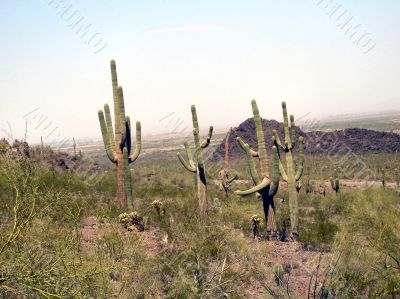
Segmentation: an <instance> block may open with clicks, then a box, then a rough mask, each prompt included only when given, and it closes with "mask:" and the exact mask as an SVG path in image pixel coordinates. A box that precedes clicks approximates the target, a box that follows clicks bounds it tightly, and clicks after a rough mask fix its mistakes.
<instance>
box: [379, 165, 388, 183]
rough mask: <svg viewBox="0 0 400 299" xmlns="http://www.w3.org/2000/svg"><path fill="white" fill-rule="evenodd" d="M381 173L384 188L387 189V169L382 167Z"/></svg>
mask: <svg viewBox="0 0 400 299" xmlns="http://www.w3.org/2000/svg"><path fill="white" fill-rule="evenodd" d="M379 172H380V173H381V182H382V187H383V188H385V187H386V171H385V169H384V168H383V167H382V168H381V169H380V170H379Z"/></svg>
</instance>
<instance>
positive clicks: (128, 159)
mask: <svg viewBox="0 0 400 299" xmlns="http://www.w3.org/2000/svg"><path fill="white" fill-rule="evenodd" d="M110 66H111V80H112V90H113V99H114V126H115V134H114V132H113V124H112V120H111V113H110V108H109V106H108V105H107V104H105V105H104V112H103V110H99V113H98V114H99V121H100V127H101V133H102V136H103V142H104V147H105V149H106V153H107V156H108V158H109V159H110V161H111V162H113V163H114V164H116V165H117V184H118V194H117V196H118V201H119V205H120V208H121V209H126V208H127V207H128V208H129V209H132V207H133V193H132V179H131V172H130V168H129V164H130V163H133V162H135V160H136V159H137V158H138V157H139V154H140V150H141V126H140V122H136V143H135V149H134V151H133V152H132V144H131V123H130V119H129V116H125V103H124V95H123V91H122V87H121V86H119V85H118V78H117V68H116V65H115V61H114V60H111V62H110Z"/></svg>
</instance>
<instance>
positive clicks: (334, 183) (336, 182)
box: [329, 168, 340, 194]
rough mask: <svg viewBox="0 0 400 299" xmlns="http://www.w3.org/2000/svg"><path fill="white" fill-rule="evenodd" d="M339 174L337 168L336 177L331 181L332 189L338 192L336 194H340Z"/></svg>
mask: <svg viewBox="0 0 400 299" xmlns="http://www.w3.org/2000/svg"><path fill="white" fill-rule="evenodd" d="M337 172H338V170H337V168H335V173H334V176H333V177H330V179H329V180H330V181H331V186H332V189H333V190H334V191H335V192H336V194H338V193H339V191H340V182H339V178H338V175H337Z"/></svg>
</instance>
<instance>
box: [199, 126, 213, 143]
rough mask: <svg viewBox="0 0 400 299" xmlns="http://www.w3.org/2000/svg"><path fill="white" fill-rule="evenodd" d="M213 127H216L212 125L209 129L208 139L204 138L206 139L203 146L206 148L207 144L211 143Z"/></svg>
mask: <svg viewBox="0 0 400 299" xmlns="http://www.w3.org/2000/svg"><path fill="white" fill-rule="evenodd" d="M213 129H214V128H213V126H211V127H210V129H209V131H208V135H207V138H206V140H204V141H203V142H202V143H201V148H206V147H207V146H209V145H210V142H211V137H212V134H213Z"/></svg>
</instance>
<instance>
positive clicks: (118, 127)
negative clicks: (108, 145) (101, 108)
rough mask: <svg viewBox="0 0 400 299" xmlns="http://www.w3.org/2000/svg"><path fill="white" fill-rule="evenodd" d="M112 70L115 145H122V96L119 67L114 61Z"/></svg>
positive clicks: (111, 65)
mask: <svg viewBox="0 0 400 299" xmlns="http://www.w3.org/2000/svg"><path fill="white" fill-rule="evenodd" d="M110 68H111V82H112V90H113V101H114V125H115V144H118V145H121V137H122V135H121V134H122V128H121V124H122V122H121V109H120V104H119V102H120V96H119V91H118V76H117V67H116V65H115V61H114V60H111V62H110ZM124 120H125V118H124Z"/></svg>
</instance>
